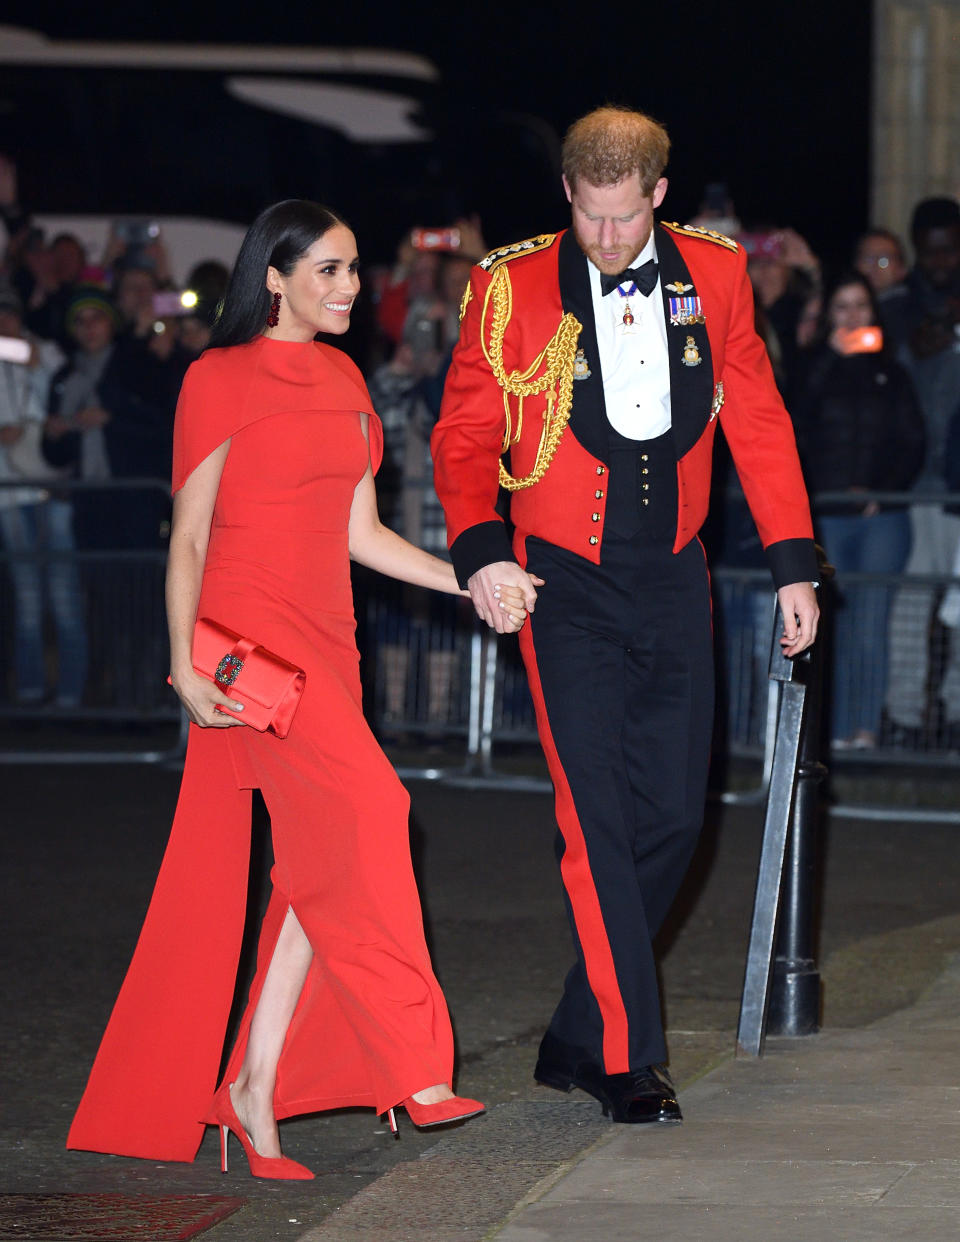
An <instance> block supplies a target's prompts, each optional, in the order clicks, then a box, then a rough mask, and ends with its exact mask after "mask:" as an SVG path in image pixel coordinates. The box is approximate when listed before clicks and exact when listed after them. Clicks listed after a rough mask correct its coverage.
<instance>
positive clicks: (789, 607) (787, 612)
mask: <svg viewBox="0 0 960 1242" xmlns="http://www.w3.org/2000/svg"><path fill="white" fill-rule="evenodd" d="M777 599H778V600H779V601H780V611H781V612H782V613H783V634H782V635H781V638H780V646H781V648H782V650H783V654H784V655H785V656H795V655H799V654H800V652H801V651H806V649H807V648H808V647H810V646H812V645H813V640H814V639H815V638H816V637H817V621H818V619H819V617H820V607H819V605H818V604H817V593H816V591H815V590H814V587H813V583H812V582H791V583H790V584H789V586H782V587H781V588H780V590H779V591H777Z"/></svg>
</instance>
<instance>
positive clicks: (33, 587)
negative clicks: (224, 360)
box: [0, 157, 228, 710]
mask: <svg viewBox="0 0 960 1242" xmlns="http://www.w3.org/2000/svg"><path fill="white" fill-rule="evenodd" d="M0 217H2V220H3V224H4V226H5V230H6V234H7V244H6V249H5V252H4V255H3V260H2V264H0V338H2V340H0V541H2V547H3V550H4V552H5V553H6V554H7V557H8V565H9V582H10V586H11V591H12V605H13V607H12V612H13V623H14V624H13V631H14V634H13V660H12V684H11V685H9V686H5V687H3V691H4V693H3V694H2V697H3V698H5V699H12V700H13V701H14V702H16V703H19V704H20V705H22V706H36V705H38V704H42V703H44V702H46V701H47V700H48V699H49V700H50V701H51V702H52V703H53V704H54V705H56V706H58V707H60V708H63V709H69V710H74V709H76V708H77V707H78V706H80V705H81V703H82V702H83V700H84V695H85V691H86V690H87V689H88V680H89V670H90V668H91V667H92V665H94V664H96V666H97V667H98V669H100V670H101V675H103V674H104V672H105V668H106V663H107V661H106V660H105V658H104V652H103V651H97V652H95V653H94V656H95V658H89V655H90V646H91V640H90V635H91V634H97V635H99V636H100V637H99V641H100V643H101V645H102V646H103V647H104V648H105V647H106V646H111V647H113V648H114V649H115V643H114V639H113V636H114V635H116V634H117V633H118V632H122V631H123V629H124V623H125V621H128V620H130V618H129V617H126V616H125V614H124V609H125V607H126V606H127V605H128V604H129V603H130V601H129V597H128V595H127V594H125V592H124V591H123V590H122V589H119V590H118V589H116V586H114V588H113V589H112V590H105V589H99V590H98V589H97V586H96V580H95V579H96V575H94V574H92V573H91V574H90V575H87V579H86V580H85V581H81V577H80V575H79V574H78V568H77V558H76V556H75V555H74V554H75V552H76V551H78V550H79V551H82V552H92V551H98V550H99V551H102V550H107V549H109V550H118V549H119V550H130V549H141V550H142V549H152V550H162V549H163V547H164V544H165V540H166V537H167V534H168V532H169V517H170V501H169V497H168V496H167V495H166V492H165V488H164V485H163V481H164V480H166V479H168V478H169V475H170V464H171V451H172V430H173V415H174V410H175V407H176V400H177V394H178V392H179V389H180V384H181V381H182V379H183V376H184V373H185V372H186V369H187V367H188V366H189V364H190V362H191V361H192V360H193V358H195V357H197V356H198V355H199V353H200V352H201V351H202V350H203V348H204V347H205V345H206V343H207V340H208V339H209V330H210V323H211V319H212V313H213V310H214V308H215V306H216V302H217V301H218V300H219V297H220V295H221V293H222V289H223V287H225V282H226V279H227V275H228V273H227V271H226V270H225V269H224V268H223V267H222V265H214V264H209V263H208V264H204V265H201V268H200V269H199V270H198V271H197V272H195V273H191V277H190V279H189V280H188V288H191V287H192V282H193V281H194V280H195V283H196V290H195V296H194V297H193V298H188V299H186V301H188V302H190V305H189V306H188V305H185V304H184V299H183V298H182V296H181V291H178V290H175V289H174V288H173V287H172V282H171V280H170V275H169V264H168V259H167V254H166V250H165V247H164V242H163V238H162V236H160V235H159V234H155V235H153V236H149V237H144V238H142V239H138V238H137V237H136V235H135V234H134V233H133V232H132V231H131V230H130V229H126V228H125V227H124V223H123V222H119V223H118V224H117V225H116V226H115V227H114V228H113V230H112V231H111V234H110V238H109V242H108V245H107V247H106V250H105V252H104V254H102V255H99V256H90V255H88V254H87V253H86V251H85V250H84V247H83V245H82V244H81V242H80V240H79V239H78V238H77V237H75V236H73V235H72V234H68V233H62V234H59V235H58V236H55V237H52V238H47V237H45V236H44V234H43V232H42V230H40V229H39V228H37V227H36V226H35V225H34V223H33V221H32V220H31V218H30V215H29V213H28V212H27V211H26V210H25V209H24V208H23V207H22V206H21V204H20V203H19V201H18V193H17V176H16V168H15V167H14V165H13V164H12V163H11V162H10V161H9V160H6V159H4V158H2V157H0ZM21 480H22V481H23V484H22V485H19V484H20V481H21ZM123 480H155V481H158V482H155V483H152V484H148V485H145V486H143V487H137V486H129V487H128V488H126V489H124V488H122V487H118V486H117V484H118V482H120V481H123ZM80 485H82V486H80ZM98 485H99V486H98ZM100 582H101V583H105V582H106V575H101V576H100ZM48 611H49V614H50V618H51V620H52V624H53V631H54V634H55V637H56V654H57V658H56V662H55V671H54V672H53V673H50V672H49V671H48V661H47V659H46V652H45V645H44V633H45V625H46V613H47V612H48ZM127 628H128V629H132V628H133V626H132V624H131V625H130V626H128V627H127ZM141 641H142V642H147V641H150V640H148V639H147V638H145V637H143V636H142V635H141ZM127 665H128V667H127V668H126V669H125V670H121V671H118V662H117V660H116V659H115V658H114V659H113V660H112V668H111V670H110V677H111V678H112V680H113V681H114V682H118V681H122V682H123V683H124V685H123V686H122V687H121V690H122V694H121V695H120V697H125V698H129V697H130V694H129V691H130V690H131V687H132V686H133V684H134V683H135V681H136V655H135V652H134V650H133V640H131V655H130V658H129V660H128V661H127Z"/></svg>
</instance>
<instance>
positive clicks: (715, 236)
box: [660, 220, 738, 254]
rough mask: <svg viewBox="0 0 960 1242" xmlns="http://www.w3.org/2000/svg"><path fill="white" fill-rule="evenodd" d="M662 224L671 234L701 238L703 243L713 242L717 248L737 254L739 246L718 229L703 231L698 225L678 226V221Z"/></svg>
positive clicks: (663, 221)
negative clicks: (721, 247)
mask: <svg viewBox="0 0 960 1242" xmlns="http://www.w3.org/2000/svg"><path fill="white" fill-rule="evenodd" d="M660 223H661V224H662V225H663V227H664V228H665V229H669V230H670V232H671V233H682V234H683V235H684V236H685V237H699V238H701V239H702V240H703V241H708V242H713V244H714V245H715V246H723V248H724V249H725V250H732V251H733V253H734V254H736V253H737V249H738V246H737V243H736V242H735V241H734V240H733V238H732V237H727V236H726V234H725V233H718V232H717V231H716V229H702V228H700V227H699V225H696V224H678V223H677V221H676V220H674V221H672V222H670V223H668V222H667V221H666V220H661V221H660Z"/></svg>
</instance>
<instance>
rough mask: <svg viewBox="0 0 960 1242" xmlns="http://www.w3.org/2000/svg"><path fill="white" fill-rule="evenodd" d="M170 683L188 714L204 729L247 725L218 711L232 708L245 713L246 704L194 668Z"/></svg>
mask: <svg viewBox="0 0 960 1242" xmlns="http://www.w3.org/2000/svg"><path fill="white" fill-rule="evenodd" d="M170 681H171V683H172V685H173V688H174V690H176V692H177V694H178V695H179V697H180V702H181V703H182V704H183V707H184V710H185V711H186V713H187V715H188V716H189V717H190V719H191V720H192V721H193V723H194V724H195V725H199V726H200V728H201V729H229V728H231V727H232V726H233V725H242V724H244V723H245V721H243V720H237V719H236V718H235V717H234V716H229V715H227V713H226V712H222V711H218V710H217V708H218V707H229V708H230V709H231V711H235V712H242V711H243V704H242V703H238V702H237V701H236V699H231V698H229V697H228V696H227V695H226V694H224V693H223V691H222V690H221V689H220V687H219V686H217V685H215V683H214V682H212V681H209V680H208V679H207V678H206V677H201V676H200V674H199V673H197V672H195V671H194V670H193V669H191V670H190V671H189V672H184V673H178V674H174V673H171V674H170Z"/></svg>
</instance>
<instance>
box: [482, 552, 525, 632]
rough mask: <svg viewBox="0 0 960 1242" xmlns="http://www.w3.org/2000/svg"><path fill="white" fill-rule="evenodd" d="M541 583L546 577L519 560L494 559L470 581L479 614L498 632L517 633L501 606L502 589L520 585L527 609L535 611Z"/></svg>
mask: <svg viewBox="0 0 960 1242" xmlns="http://www.w3.org/2000/svg"><path fill="white" fill-rule="evenodd" d="M538 586H543V579H542V578H537V577H532V576H531V575H530V574H528V573H527V572H526V571H525V570H523V569H521V568H520V566H519V565H518V564H517V562H516V561H494V562H493V564H492V565H484V567H483V569H478V570H477V572H476V573H475V574H472V575H471V577H470V578H469V579H468V581H467V587H468V588H469V591H470V598H471V599H472V600H473V606H474V608H476V610H477V616H478V617H479V618H480V619H481V621H486V623H487V625H489V626H490V628H491V629H492V630H496V631H497V633H498V634H512V633H513V632H514V627H513V626H512V625H511V623H510V619H509V617H508V615H507V611H506V609H504V608H501V607H500V603H501V601H500V598H499V590H500V588H501V587H517V588H518V589H519V591H520V594H521V596H522V598H523V604H524V607H525V608H526V610H527V612H533V610H534V607H535V606H536V603H537V590H536V588H537V587H538Z"/></svg>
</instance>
